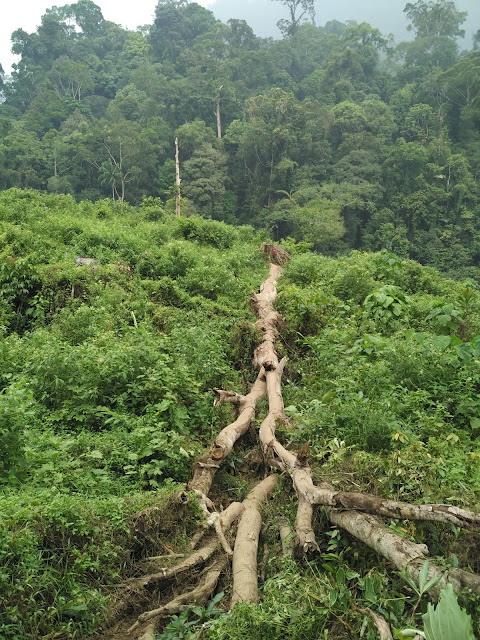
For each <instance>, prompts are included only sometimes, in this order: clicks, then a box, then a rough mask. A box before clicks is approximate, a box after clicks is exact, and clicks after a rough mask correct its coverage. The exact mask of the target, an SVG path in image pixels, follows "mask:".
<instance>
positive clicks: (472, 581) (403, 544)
mask: <svg viewBox="0 0 480 640" xmlns="http://www.w3.org/2000/svg"><path fill="white" fill-rule="evenodd" d="M327 514H328V517H329V519H330V520H331V522H332V523H333V524H334V525H336V526H338V527H341V528H342V529H345V531H348V532H349V533H350V534H351V535H352V536H353V537H355V538H357V540H360V541H362V542H364V543H365V544H366V545H367V546H369V547H370V548H371V549H374V551H376V552H377V553H378V554H379V555H381V556H383V557H384V558H386V559H387V560H388V561H389V562H391V563H392V564H393V565H394V566H395V567H397V569H399V570H400V571H403V570H406V572H407V573H408V575H409V576H410V577H411V578H412V579H413V580H414V581H415V582H416V583H417V584H418V574H419V572H420V569H421V568H422V566H423V563H424V562H425V560H426V557H427V555H428V547H427V546H426V545H424V544H416V543H415V542H411V541H410V540H407V539H405V538H402V537H401V536H399V535H397V534H396V533H393V531H391V530H389V529H387V528H386V526H385V523H384V522H382V521H379V520H378V518H375V516H372V515H370V514H366V513H359V512H358V511H336V510H335V509H327ZM433 578H438V579H439V582H438V584H437V585H436V586H435V587H433V588H432V590H431V592H430V593H431V594H432V595H433V596H434V597H437V596H438V594H439V593H440V591H441V590H442V589H444V588H445V587H446V586H447V584H451V585H452V586H453V589H454V591H455V592H456V593H457V594H460V593H461V592H462V591H463V590H464V589H468V590H469V591H471V592H472V593H474V594H476V595H480V576H479V575H477V574H474V573H470V572H468V571H463V570H462V569H447V570H443V569H442V568H441V567H439V566H438V565H436V564H435V563H434V562H430V563H429V571H428V579H429V580H431V579H433Z"/></svg>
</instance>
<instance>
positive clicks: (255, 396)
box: [188, 368, 266, 496]
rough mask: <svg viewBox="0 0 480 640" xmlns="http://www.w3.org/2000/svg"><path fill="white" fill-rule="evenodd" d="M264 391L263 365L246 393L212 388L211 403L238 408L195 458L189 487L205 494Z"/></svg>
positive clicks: (245, 427)
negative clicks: (203, 453) (230, 421)
mask: <svg viewBox="0 0 480 640" xmlns="http://www.w3.org/2000/svg"><path fill="white" fill-rule="evenodd" d="M265 391H266V384H265V371H264V369H263V368H261V369H260V371H259V373H258V376H257V379H256V380H255V382H254V384H253V386H252V388H251V390H250V393H248V394H247V395H246V396H242V395H239V394H238V393H235V391H222V390H219V389H215V391H214V394H215V401H214V405H215V406H218V405H219V404H222V403H224V402H225V403H231V404H234V405H236V406H237V407H238V412H239V413H238V418H237V419H236V420H235V421H234V422H232V423H231V424H229V425H228V426H226V427H225V428H224V429H223V430H222V431H221V432H220V433H219V434H218V436H217V438H216V440H215V442H214V444H213V446H212V448H211V449H210V451H208V453H207V454H206V455H205V456H203V457H202V458H201V459H200V460H198V461H197V462H196V464H195V470H194V474H193V478H192V480H191V482H190V483H189V485H188V488H189V489H190V490H192V491H200V492H201V493H202V494H203V495H205V496H208V494H209V492H210V488H211V486H212V482H213V478H214V477H215V473H216V472H217V469H219V468H220V464H221V463H222V462H223V460H225V458H226V457H227V456H228V454H229V453H230V452H231V451H232V449H233V447H234V445H235V442H236V441H237V440H238V439H239V438H240V437H241V436H243V435H244V434H245V433H246V432H247V431H248V428H249V427H250V425H251V423H252V420H253V419H254V417H255V409H256V406H257V403H258V402H259V400H261V399H262V398H263V396H264V395H265Z"/></svg>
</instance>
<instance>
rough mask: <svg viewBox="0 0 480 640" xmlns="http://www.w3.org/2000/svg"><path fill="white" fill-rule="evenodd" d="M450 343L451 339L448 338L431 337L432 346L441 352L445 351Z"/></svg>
mask: <svg viewBox="0 0 480 640" xmlns="http://www.w3.org/2000/svg"><path fill="white" fill-rule="evenodd" d="M451 342H452V339H451V338H450V336H433V338H432V343H433V346H434V347H436V348H437V349H441V350H442V351H445V349H446V348H447V347H449V346H450V344H451Z"/></svg>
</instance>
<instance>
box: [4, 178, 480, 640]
mask: <svg viewBox="0 0 480 640" xmlns="http://www.w3.org/2000/svg"><path fill="white" fill-rule="evenodd" d="M0 238H1V250H0V285H1V293H0V483H1V485H2V495H1V496H0V523H1V524H0V599H1V601H2V603H3V605H4V606H2V608H1V610H0V637H4V638H5V639H6V640H26V639H27V638H28V639H30V638H31V639H34V640H35V639H39V638H44V637H52V638H53V637H55V638H60V639H62V638H71V639H75V640H80V638H85V637H87V636H88V635H89V634H92V633H94V632H95V630H96V629H98V627H99V625H100V624H102V623H103V621H104V620H105V618H106V615H107V612H108V610H109V608H110V607H111V605H112V600H113V599H114V596H112V593H113V592H112V589H111V587H112V585H113V584H115V583H116V582H118V581H120V580H123V579H124V578H126V577H129V576H131V575H133V574H135V571H136V569H135V563H136V562H137V561H138V560H141V559H143V558H145V557H147V556H148V555H156V554H160V553H163V551H164V547H165V545H168V546H169V547H172V548H174V549H175V550H178V549H180V550H182V549H183V548H184V546H185V543H186V536H187V535H188V534H189V533H190V532H191V531H192V530H193V527H194V525H195V522H196V521H197V519H198V516H199V514H198V511H197V509H196V506H195V502H194V501H190V503H189V505H187V506H181V507H179V505H178V504H177V503H175V502H172V501H173V496H174V495H177V494H178V488H179V487H182V486H183V483H184V482H185V481H187V480H188V479H189V477H190V474H191V469H192V463H193V460H194V458H195V456H196V455H197V454H198V453H199V452H200V451H201V450H203V449H204V448H205V447H206V446H207V444H208V442H210V441H211V439H212V438H213V437H214V434H216V433H217V432H218V431H219V429H220V428H221V427H222V426H223V425H224V424H226V423H227V422H228V421H229V420H230V418H231V416H232V412H231V408H229V407H228V406H223V407H220V408H219V409H217V410H214V409H213V407H212V396H211V393H210V391H211V389H212V388H226V389H231V388H233V389H235V390H237V391H239V392H245V391H246V390H247V388H248V385H249V383H250V382H251V381H252V369H251V367H250V359H251V355H252V346H253V345H254V344H255V342H256V338H257V336H256V335H255V332H253V331H252V330H251V328H250V325H249V322H251V321H252V319H253V315H252V313H251V311H250V310H249V308H248V300H249V292H250V291H251V290H255V289H257V287H258V285H259V283H260V282H261V281H262V280H263V279H264V277H265V274H266V268H265V265H264V263H263V262H262V259H261V256H260V251H259V245H260V243H261V241H262V239H264V238H263V237H260V236H259V235H256V234H255V233H254V232H253V230H252V229H251V228H249V227H242V228H232V227H228V226H227V225H225V224H223V223H218V222H214V221H211V220H203V219H200V218H196V217H192V218H186V219H182V220H176V219H175V218H174V217H173V215H171V214H169V213H168V212H164V211H163V210H160V209H159V205H158V203H156V204H155V207H152V206H150V205H149V203H148V202H146V203H145V205H144V206H141V207H139V208H133V207H130V206H128V205H122V204H119V203H116V204H113V203H111V202H109V201H102V202H98V203H95V204H92V203H89V202H85V203H80V204H76V203H75V202H74V201H73V199H71V198H70V197H68V196H53V195H40V194H38V193H35V192H33V191H20V190H15V189H14V190H10V191H6V192H3V193H1V194H0ZM287 245H288V246H287V248H288V250H289V251H290V252H291V253H292V254H293V258H292V261H291V262H290V263H289V264H288V266H287V267H286V268H285V273H284V275H283V276H282V278H281V280H280V282H279V287H280V294H279V298H278V304H277V307H278V310H279V311H280V312H281V313H282V314H283V316H284V319H285V323H284V325H283V328H282V330H281V341H282V346H281V349H282V351H283V352H284V353H286V354H287V355H288V364H287V368H286V371H285V375H284V395H285V401H286V411H287V413H288V415H289V418H290V420H291V422H292V428H291V429H289V430H279V437H281V439H282V440H283V442H284V443H285V444H286V445H287V446H289V447H291V448H292V449H295V448H299V447H300V446H302V445H303V444H304V443H305V442H306V441H307V440H310V441H311V445H310V450H309V460H310V463H311V465H312V468H313V474H314V477H315V478H317V479H319V478H320V477H322V478H326V479H328V480H329V482H331V483H332V484H333V485H334V486H335V487H338V488H342V489H344V490H357V491H361V490H365V491H371V492H374V493H378V494H379V495H384V496H386V497H392V498H400V499H405V500H407V501H417V502H428V501H437V502H453V503H455V504H458V505H460V506H465V507H468V508H472V509H477V510H478V508H479V492H480V471H479V469H480V465H479V460H480V443H479V436H480V417H479V416H480V373H479V372H480V368H479V359H480V340H479V339H478V337H477V336H478V335H479V334H480V316H479V308H480V292H479V290H478V286H477V285H476V283H474V282H470V281H469V282H453V281H451V280H447V279H445V278H443V277H442V276H440V275H439V274H438V273H437V272H435V271H434V270H432V269H429V268H425V267H421V266H420V265H418V264H417V263H414V262H412V261H408V260H407V261H402V260H400V259H398V258H397V257H396V256H393V255H392V254H388V253H380V254H360V253H352V254H350V255H349V256H345V257H343V258H340V259H333V258H327V257H324V256H321V255H318V254H313V253H311V252H310V250H309V247H308V245H306V244H305V243H302V244H299V245H296V244H295V243H294V242H292V241H288V242H287ZM77 257H83V258H90V259H93V262H91V263H89V264H83V265H77V264H76V263H75V259H76V258H77ZM261 410H262V406H260V413H261ZM259 418H260V419H261V416H260V415H259ZM247 437H251V436H247ZM241 452H242V446H241V445H240V449H239V450H238V451H237V452H234V453H233V454H232V455H231V456H230V457H229V459H228V460H227V462H226V465H225V468H224V469H222V471H221V473H219V474H218V478H217V480H218V488H219V489H221V490H222V492H223V495H227V496H228V497H229V498H230V499H232V500H233V499H242V497H244V496H245V494H246V492H247V490H248V486H249V483H250V481H251V475H252V473H253V472H254V471H255V470H257V471H258V468H257V467H258V461H250V464H249V463H248V461H245V460H243V459H242V456H241ZM284 484H285V487H286V488H287V491H286V497H285V498H284V499H283V501H282V500H281V499H280V496H278V499H279V500H280V503H279V509H280V511H282V513H283V515H284V516H285V517H286V518H287V519H290V521H291V522H292V523H293V519H294V511H295V509H294V504H293V502H292V501H291V500H290V497H289V496H290V494H291V493H289V487H288V482H287V481H286V480H285V481H284ZM390 526H391V527H392V528H393V529H394V530H395V531H396V532H397V533H400V535H404V536H406V537H408V538H410V539H414V540H417V541H422V542H426V543H427V544H428V545H429V547H430V550H431V553H432V554H433V555H435V556H436V561H437V562H440V563H444V566H452V565H453V566H456V565H457V564H458V565H459V566H462V567H465V568H470V569H472V570H474V571H477V572H478V571H480V566H479V564H478V557H479V554H478V535H477V534H473V533H465V532H461V531H459V530H457V529H455V528H454V527H448V526H433V525H431V524H411V523H406V522H402V521H397V522H392V523H391V524H390ZM316 532H317V537H318V540H319V544H320V547H321V554H320V556H319V557H318V558H316V559H314V560H312V561H311V562H310V563H307V564H306V565H301V564H300V565H299V564H297V563H294V562H293V561H292V560H291V559H289V558H280V559H279V557H278V556H277V554H276V553H273V554H271V558H270V561H269V563H268V566H267V568H266V581H265V582H264V584H263V585H262V588H261V603H260V604H259V605H249V606H246V605H243V606H238V607H236V608H235V609H234V610H233V611H232V612H230V613H227V614H219V613H218V612H217V613H215V615H213V614H212V616H209V617H208V626H207V627H203V626H202V625H203V624H204V622H205V621H204V622H199V619H202V618H201V616H202V615H203V616H205V615H207V614H206V613H205V612H202V611H201V612H200V614H199V613H198V612H197V614H198V615H197V614H196V613H195V612H191V617H190V618H186V620H187V619H188V620H189V621H190V622H194V623H195V624H192V625H190V626H189V627H188V629H187V630H188V632H189V633H190V634H191V636H190V637H199V638H200V637H202V638H204V637H210V638H216V639H218V640H221V639H223V638H229V640H230V639H233V640H236V639H237V638H238V639H240V638H242V639H243V638H244V637H251V638H258V639H259V640H260V639H262V640H263V638H266V637H271V638H272V639H273V638H286V637H288V638H293V639H295V638H298V639H300V638H310V637H318V638H328V639H337V638H338V639H339V640H340V639H341V638H350V637H351V638H357V637H359V636H360V635H361V634H362V633H363V637H365V638H367V639H369V640H370V639H372V638H374V637H375V633H376V632H375V630H374V628H373V627H372V625H371V623H370V622H368V621H367V620H366V618H365V617H364V616H363V615H362V614H361V613H359V612H358V611H357V609H358V608H362V607H363V608H365V607H369V608H371V609H372V610H374V611H375V612H377V613H379V614H380V615H383V616H384V617H385V618H386V619H388V620H389V621H390V622H391V623H392V625H393V626H394V627H395V628H399V629H400V628H405V626H406V624H407V623H408V622H410V618H411V617H412V611H413V620H412V621H411V622H415V623H418V625H421V618H420V616H421V615H422V613H425V611H426V608H427V604H428V602H429V596H428V594H425V597H424V598H422V601H421V602H420V604H419V606H418V608H417V610H416V611H414V607H415V604H416V602H417V600H418V597H417V596H416V594H415V593H413V592H412V590H411V589H410V587H409V586H408V583H406V582H405V580H403V579H402V577H401V576H399V575H398V574H397V573H396V572H394V571H393V570H392V569H391V567H390V566H388V564H387V563H385V562H384V561H382V560H381V559H379V558H378V557H377V556H375V554H374V553H373V552H370V551H368V550H365V548H364V547H362V546H361V545H359V544H358V543H356V542H354V541H353V540H352V539H350V538H349V536H347V535H344V534H342V533H341V532H340V531H338V530H336V529H332V528H331V527H330V526H329V525H328V524H327V522H326V519H325V518H323V517H322V515H321V512H320V511H319V512H318V515H317V521H316ZM266 540H267V542H268V544H269V545H270V546H271V547H272V548H273V549H274V550H278V541H277V539H276V535H275V527H274V522H273V517H272V522H271V526H270V528H269V531H268V533H267V537H266ZM228 596H229V594H228V593H227V594H226V597H228ZM462 603H463V604H464V605H465V606H466V607H467V609H468V611H469V612H470V613H471V614H472V616H473V618H474V625H475V629H476V630H477V632H478V622H479V617H480V616H479V603H478V602H476V601H475V600H474V599H472V598H468V597H467V598H466V599H464V600H462ZM224 606H225V605H224V603H223V604H222V608H223V607H224ZM217 614H218V615H217ZM192 634H196V635H192ZM172 637H173V636H172ZM185 637H187V636H185Z"/></svg>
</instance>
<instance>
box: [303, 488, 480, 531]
mask: <svg viewBox="0 0 480 640" xmlns="http://www.w3.org/2000/svg"><path fill="white" fill-rule="evenodd" d="M307 491H308V494H309V497H310V499H311V500H312V502H313V503H314V504H321V505H325V506H330V507H336V508H340V509H347V510H348V509H355V510H356V511H363V512H365V513H373V514H377V515H380V516H386V517H387V518H397V519H401V520H428V521H432V522H443V523H446V524H453V525H455V526H457V527H462V528H463V529H480V514H479V513H473V512H472V511H466V510H465V509H460V508H459V507H455V506H453V505H448V504H408V503H406V502H397V501H396V500H386V499H384V498H380V497H378V496H373V495H370V494H366V493H354V492H352V493H349V492H343V491H335V490H334V489H332V488H326V487H325V486H320V487H314V486H313V483H312V485H311V487H309V489H307ZM310 491H311V493H310Z"/></svg>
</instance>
